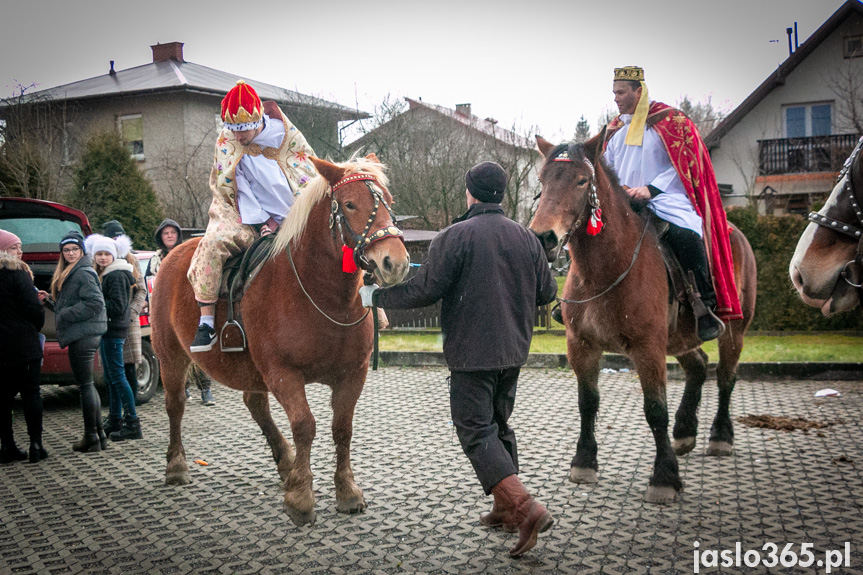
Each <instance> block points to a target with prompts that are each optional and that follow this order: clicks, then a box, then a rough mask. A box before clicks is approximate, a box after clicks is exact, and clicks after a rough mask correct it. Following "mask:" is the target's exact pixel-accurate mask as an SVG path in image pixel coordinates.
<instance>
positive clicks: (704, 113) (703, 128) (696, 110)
mask: <svg viewBox="0 0 863 575" xmlns="http://www.w3.org/2000/svg"><path fill="white" fill-rule="evenodd" d="M677 108H678V109H679V110H680V111H681V112H683V113H684V114H686V115H687V117H689V119H690V120H692V121H693V123H695V125H696V126H697V127H698V131H699V132H700V133H701V135H702V136H707V134H709V133H710V132H712V131H713V128H715V127H716V126H717V125H719V122H721V121H722V120H723V119H724V118H725V116H727V115H728V113H729V110H728V108H727V107H723V106H714V105H713V97H712V96H707V98H706V99H705V100H703V101H701V102H693V101H692V100H690V99H689V96H686V95H684V96H683V98H681V100H680V101H679V102H678V103H677Z"/></svg>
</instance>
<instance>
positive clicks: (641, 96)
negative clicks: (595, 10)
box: [603, 66, 743, 341]
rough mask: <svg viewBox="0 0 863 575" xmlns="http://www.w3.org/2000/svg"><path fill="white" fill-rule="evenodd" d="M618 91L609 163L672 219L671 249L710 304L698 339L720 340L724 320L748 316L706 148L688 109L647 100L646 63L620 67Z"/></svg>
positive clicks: (633, 190) (637, 196)
mask: <svg viewBox="0 0 863 575" xmlns="http://www.w3.org/2000/svg"><path fill="white" fill-rule="evenodd" d="M613 91H614V101H615V103H616V104H617V107H618V110H619V111H620V115H619V116H617V117H616V118H615V119H614V120H612V121H611V122H610V123H609V124H608V130H607V132H606V139H605V141H604V142H603V146H604V148H605V155H604V157H605V161H606V162H608V164H609V165H610V166H611V167H612V168H613V169H614V170H615V172H617V176H618V178H619V179H620V183H621V185H622V186H623V188H624V190H626V192H627V194H629V197H630V199H631V201H632V202H633V204H636V205H637V204H641V205H644V204H645V203H646V206H647V209H649V210H651V211H652V212H653V214H655V215H656V216H657V217H658V218H660V219H662V220H664V221H666V222H668V224H669V230H668V232H667V238H668V240H669V244H670V246H671V249H672V250H673V251H674V255H675V256H676V257H677V259H678V261H679V262H680V265H681V266H682V267H683V270H684V272H685V273H687V274H688V273H689V272H692V275H694V277H695V287H696V288H697V290H698V292H699V293H700V295H701V301H702V302H703V303H704V307H705V308H706V309H705V310H704V311H703V312H702V314H701V315H700V317H698V318H697V320H698V337H699V338H700V339H701V340H702V341H708V340H711V339H716V338H717V337H719V336H720V335H721V334H722V331H723V330H724V325H723V323H722V320H726V321H727V320H731V319H739V318H741V317H743V316H742V313H741V309H740V301H739V298H738V294H737V288H736V286H735V284H734V267H733V265H732V261H731V244H730V242H729V239H728V233H729V232H728V223H727V221H726V218H725V210H724V208H723V207H722V199H721V198H720V196H719V189H718V186H717V184H716V176H715V175H714V173H713V164H712V163H711V161H710V156H709V155H708V153H707V147H706V146H705V145H704V141H703V140H702V139H701V135H700V134H699V133H698V128H697V127H696V126H695V124H694V123H693V122H692V121H691V120H690V119H689V118H687V117H686V115H685V114H684V113H683V112H681V111H680V110H676V109H674V108H672V107H670V106H668V105H666V104H663V103H661V102H654V101H650V99H649V97H648V93H647V84H645V82H644V70H643V69H642V68H639V67H637V66H629V67H625V68H615V70H614V84H613ZM705 244H706V245H707V246H709V252H708V251H707V250H706V249H705ZM708 254H709V260H708ZM711 268H712V270H713V281H711V274H710V271H711ZM714 312H715V313H714Z"/></svg>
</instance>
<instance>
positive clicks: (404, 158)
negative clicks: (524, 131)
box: [348, 96, 538, 229]
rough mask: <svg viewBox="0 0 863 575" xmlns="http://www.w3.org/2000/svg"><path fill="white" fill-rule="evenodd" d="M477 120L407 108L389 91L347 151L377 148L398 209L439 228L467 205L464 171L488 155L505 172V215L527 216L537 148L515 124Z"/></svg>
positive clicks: (533, 190) (422, 224) (426, 225)
mask: <svg viewBox="0 0 863 575" xmlns="http://www.w3.org/2000/svg"><path fill="white" fill-rule="evenodd" d="M474 120H475V121H476V122H485V124H483V126H484V127H485V130H481V129H478V128H476V127H475V125H473V124H465V123H463V122H461V121H459V120H457V119H455V118H453V117H448V116H447V115H446V114H445V113H441V112H439V111H435V110H431V109H427V108H423V107H418V108H416V109H414V110H410V111H408V110H407V105H406V104H405V102H403V101H400V100H393V99H391V98H390V97H389V96H388V97H387V98H385V99H384V101H383V102H382V103H381V104H380V105H379V106H377V107H376V109H375V117H374V119H373V120H372V121H371V122H368V123H367V127H366V128H365V129H364V131H365V135H364V136H363V137H362V138H361V139H360V140H358V141H357V142H354V143H352V144H351V145H349V146H348V151H353V152H361V153H367V152H375V154H377V156H378V158H379V159H380V160H381V161H383V162H384V163H385V164H387V165H388V166H389V177H390V188H391V190H392V192H393V194H394V196H395V199H396V208H395V209H396V211H397V212H398V213H399V214H402V215H414V216H417V220H416V221H415V222H416V223H414V222H413V221H411V222H408V225H409V226H417V227H421V228H425V229H441V228H443V227H446V226H447V225H449V224H450V223H451V221H452V220H453V219H454V218H455V217H456V216H458V215H459V214H461V213H462V212H463V211H464V210H465V182H464V175H465V172H466V171H467V170H468V169H469V168H470V167H471V166H472V165H474V164H475V163H477V162H480V161H484V160H492V161H496V162H498V163H499V164H500V165H501V166H502V167H503V168H504V170H505V171H506V172H507V175H508V183H507V189H506V193H505V197H504V202H503V206H504V210H505V211H506V213H507V215H508V216H510V217H512V218H514V219H517V220H519V221H527V219H528V218H529V217H530V213H531V203H532V198H533V196H534V195H535V193H536V189H538V183H537V182H536V176H535V162H536V158H537V157H538V154H537V152H535V151H533V150H532V147H531V146H529V142H530V141H529V140H528V138H527V137H525V136H521V135H518V134H517V133H515V131H514V130H506V129H503V128H498V127H497V125H496V123H494V122H490V121H489V120H479V119H475V117H472V119H471V122H472V123H473V122H474ZM489 126H492V128H489ZM360 148H361V149H360Z"/></svg>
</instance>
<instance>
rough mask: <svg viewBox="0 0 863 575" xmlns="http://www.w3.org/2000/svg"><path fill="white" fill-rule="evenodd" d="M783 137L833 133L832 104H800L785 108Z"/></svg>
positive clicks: (804, 136) (803, 136)
mask: <svg viewBox="0 0 863 575" xmlns="http://www.w3.org/2000/svg"><path fill="white" fill-rule="evenodd" d="M784 116H785V137H786V138H806V137H809V136H829V135H831V134H832V133H833V104H830V103H827V104H824V103H821V104H800V105H795V106H788V107H786V108H785V114H784Z"/></svg>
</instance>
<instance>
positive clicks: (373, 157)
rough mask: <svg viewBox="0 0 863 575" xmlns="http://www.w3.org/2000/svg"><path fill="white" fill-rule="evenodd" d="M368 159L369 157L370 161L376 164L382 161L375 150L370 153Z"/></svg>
mask: <svg viewBox="0 0 863 575" xmlns="http://www.w3.org/2000/svg"><path fill="white" fill-rule="evenodd" d="M366 159H367V160H369V161H370V162H374V163H376V164H380V163H381V161H380V160H379V159H378V157H377V156H376V155H375V153H374V152H372V153H371V154H369V155H368V156H366Z"/></svg>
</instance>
